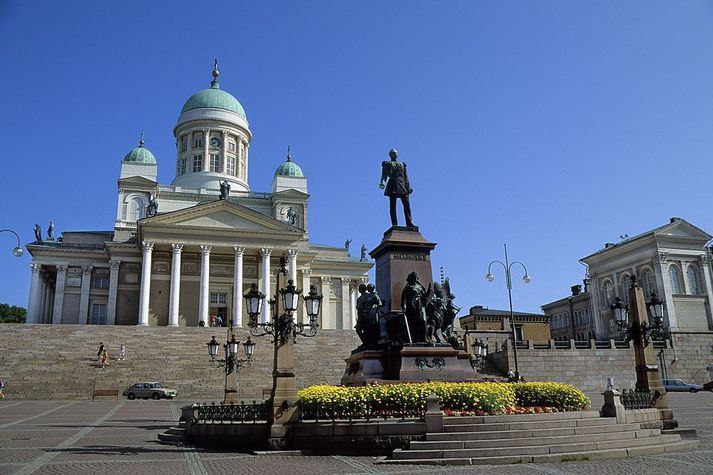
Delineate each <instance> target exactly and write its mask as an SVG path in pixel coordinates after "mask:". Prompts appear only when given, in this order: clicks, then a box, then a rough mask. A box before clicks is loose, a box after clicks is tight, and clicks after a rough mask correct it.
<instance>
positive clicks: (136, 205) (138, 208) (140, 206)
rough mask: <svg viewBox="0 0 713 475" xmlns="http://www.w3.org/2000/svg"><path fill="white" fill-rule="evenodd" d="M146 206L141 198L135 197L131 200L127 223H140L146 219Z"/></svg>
mask: <svg viewBox="0 0 713 475" xmlns="http://www.w3.org/2000/svg"><path fill="white" fill-rule="evenodd" d="M145 208H146V205H145V204H144V200H143V199H142V198H141V197H140V196H134V197H132V198H131V199H130V200H129V209H128V212H127V213H126V220H127V221H134V222H135V221H138V220H139V219H141V218H143V217H144V211H145Z"/></svg>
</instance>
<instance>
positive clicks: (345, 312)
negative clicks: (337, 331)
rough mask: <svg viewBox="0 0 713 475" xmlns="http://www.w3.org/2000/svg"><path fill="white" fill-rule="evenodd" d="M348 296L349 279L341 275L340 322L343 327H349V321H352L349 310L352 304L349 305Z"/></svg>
mask: <svg viewBox="0 0 713 475" xmlns="http://www.w3.org/2000/svg"><path fill="white" fill-rule="evenodd" d="M349 297H350V296H349V279H348V278H346V277H342V322H341V328H343V329H349V328H351V326H350V323H351V321H352V318H351V312H350V311H349V310H350V309H351V307H352V306H351V303H350V300H349ZM352 326H353V325H352ZM337 327H339V325H337Z"/></svg>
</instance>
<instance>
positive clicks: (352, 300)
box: [349, 283, 357, 328]
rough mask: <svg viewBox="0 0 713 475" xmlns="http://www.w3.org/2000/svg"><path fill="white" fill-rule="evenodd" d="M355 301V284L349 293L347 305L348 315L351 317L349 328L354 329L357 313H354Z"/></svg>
mask: <svg viewBox="0 0 713 475" xmlns="http://www.w3.org/2000/svg"><path fill="white" fill-rule="evenodd" d="M356 299H357V286H356V283H353V284H352V287H351V291H350V292H349V305H350V307H351V308H350V312H349V314H350V315H351V326H350V327H349V328H354V327H355V326H356V321H357V312H356Z"/></svg>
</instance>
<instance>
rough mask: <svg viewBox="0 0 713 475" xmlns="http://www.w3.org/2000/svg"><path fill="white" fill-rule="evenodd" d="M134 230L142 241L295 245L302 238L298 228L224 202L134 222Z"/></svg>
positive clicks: (211, 203) (205, 204)
mask: <svg viewBox="0 0 713 475" xmlns="http://www.w3.org/2000/svg"><path fill="white" fill-rule="evenodd" d="M138 227H139V235H140V236H141V237H142V239H148V238H147V236H152V237H150V238H151V239H153V238H154V237H160V236H163V235H172V236H175V235H176V234H182V235H185V236H190V235H194V236H203V239H205V236H211V238H214V239H217V240H219V239H220V238H221V236H222V237H224V238H226V239H231V238H233V239H234V238H242V239H243V240H245V239H256V238H260V237H269V239H271V240H280V241H282V240H288V241H295V240H299V239H301V237H302V236H303V231H302V230H301V229H299V228H296V227H294V226H290V225H288V224H285V223H283V222H281V221H278V220H276V219H274V218H272V217H270V216H265V215H264V214H262V213H259V212H257V211H255V210H252V209H250V208H247V207H245V206H242V205H239V204H237V203H233V202H231V201H225V200H216V201H212V202H210V203H203V204H199V205H196V206H193V207H191V208H186V209H182V210H178V211H172V212H168V213H162V214H159V215H157V216H153V217H150V218H145V219H142V220H140V221H139V222H138Z"/></svg>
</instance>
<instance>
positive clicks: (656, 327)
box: [609, 276, 670, 346]
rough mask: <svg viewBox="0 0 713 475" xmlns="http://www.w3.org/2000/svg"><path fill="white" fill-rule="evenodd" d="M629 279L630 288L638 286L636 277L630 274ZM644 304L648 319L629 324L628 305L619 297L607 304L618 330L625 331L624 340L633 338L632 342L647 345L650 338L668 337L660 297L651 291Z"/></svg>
mask: <svg viewBox="0 0 713 475" xmlns="http://www.w3.org/2000/svg"><path fill="white" fill-rule="evenodd" d="M631 279H632V288H638V286H636V277H635V276H632V277H631ZM634 286H636V287H634ZM645 306H646V310H647V314H648V318H649V321H648V322H647V321H646V320H643V321H641V322H639V323H631V324H630V323H629V320H630V312H629V306H628V305H626V304H624V303H622V301H621V299H620V298H619V297H617V298H616V299H614V303H613V304H611V305H610V306H609V309H610V310H611V312H612V314H613V315H614V320H615V321H616V324H617V326H618V327H619V330H621V331H622V332H625V339H626V341H631V340H634V343H637V344H641V343H643V345H644V346H648V344H649V341H650V340H663V339H666V338H668V337H669V335H670V332H669V329H668V327H667V326H666V325H665V324H664V318H663V309H664V303H663V301H662V300H661V299H659V298H658V297H656V292H652V293H651V300H649V301H648V302H645ZM649 322H652V323H649Z"/></svg>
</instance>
